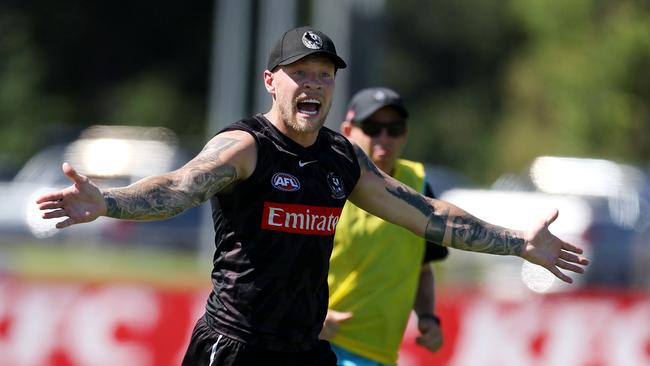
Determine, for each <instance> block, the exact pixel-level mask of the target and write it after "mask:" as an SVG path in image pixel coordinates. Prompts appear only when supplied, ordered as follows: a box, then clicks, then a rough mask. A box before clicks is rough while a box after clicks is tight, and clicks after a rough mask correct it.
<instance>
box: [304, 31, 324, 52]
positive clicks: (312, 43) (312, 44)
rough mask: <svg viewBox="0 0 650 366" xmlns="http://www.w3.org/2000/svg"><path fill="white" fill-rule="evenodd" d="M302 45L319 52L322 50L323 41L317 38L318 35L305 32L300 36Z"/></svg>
mask: <svg viewBox="0 0 650 366" xmlns="http://www.w3.org/2000/svg"><path fill="white" fill-rule="evenodd" d="M302 44H304V45H305V47H307V48H311V49H312V50H320V49H321V48H323V40H322V39H321V38H320V37H319V36H318V34H316V33H314V32H312V31H307V32H305V34H303V35H302Z"/></svg>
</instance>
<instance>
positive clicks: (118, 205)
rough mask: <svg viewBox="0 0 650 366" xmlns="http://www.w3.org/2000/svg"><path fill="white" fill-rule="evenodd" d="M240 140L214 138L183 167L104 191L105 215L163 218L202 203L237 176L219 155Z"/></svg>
mask: <svg viewBox="0 0 650 366" xmlns="http://www.w3.org/2000/svg"><path fill="white" fill-rule="evenodd" d="M235 143H237V140H233V139H215V140H213V141H211V142H210V143H208V144H207V145H206V147H205V148H204V149H203V151H201V153H199V155H198V156H197V157H196V158H194V159H193V160H192V161H190V162H189V163H188V164H187V165H185V166H184V167H183V168H181V169H179V170H177V171H175V172H172V173H168V174H164V175H160V176H154V177H148V178H145V179H142V180H140V181H138V182H136V183H134V184H132V185H130V186H128V187H123V188H114V189H109V190H106V191H105V192H104V200H105V202H106V207H107V213H106V216H109V217H115V218H120V219H130V220H153V219H163V218H167V217H171V216H174V215H177V214H179V213H180V212H182V211H184V210H185V209H188V208H190V207H194V206H196V205H199V204H200V203H202V202H204V201H206V200H208V199H209V198H210V197H212V196H213V195H214V194H216V193H217V192H219V191H221V190H222V189H224V188H225V187H227V186H229V185H230V184H232V183H233V182H235V180H236V179H237V170H236V169H235V167H233V166H231V165H227V164H223V163H222V162H221V161H220V159H219V155H220V154H221V153H222V152H223V151H224V150H226V149H228V148H229V147H231V146H232V145H233V144H235Z"/></svg>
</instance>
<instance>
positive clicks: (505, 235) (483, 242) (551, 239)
mask: <svg viewBox="0 0 650 366" xmlns="http://www.w3.org/2000/svg"><path fill="white" fill-rule="evenodd" d="M355 150H356V154H357V159H358V161H359V164H360V166H361V177H360V178H359V182H358V183H357V185H356V186H355V188H354V190H353V192H352V194H351V195H350V201H352V202H353V203H354V204H356V205H357V206H359V207H361V208H363V209H364V210H366V211H368V212H370V213H372V214H374V215H377V216H379V217H381V218H383V219H385V220H388V221H390V222H392V223H395V224H397V225H400V226H403V227H405V228H407V229H409V230H410V231H412V232H413V233H415V234H417V235H419V236H421V237H423V238H425V239H426V240H428V241H431V242H434V243H438V244H441V245H444V246H448V247H452V248H456V249H461V250H467V251H473V252H481V253H488V254H498V255H516V256H520V257H522V258H524V259H526V260H528V261H530V262H532V263H535V264H539V265H541V266H543V267H545V268H547V269H548V270H549V271H551V272H552V273H553V274H554V275H556V276H557V277H558V278H560V279H562V280H564V281H566V282H571V278H569V277H568V276H566V275H565V274H564V273H562V272H561V271H560V270H559V268H562V269H566V270H569V271H573V272H578V273H582V272H583V268H582V267H579V266H577V265H576V264H581V265H586V264H588V261H587V260H586V259H585V258H583V257H581V256H578V255H576V254H581V253H582V250H581V249H580V248H577V247H575V246H573V245H571V244H569V243H566V242H564V241H562V240H560V239H559V238H557V237H556V236H554V235H553V234H551V233H550V231H548V226H549V225H550V224H551V223H552V222H553V221H554V220H555V219H556V218H557V211H555V212H554V213H553V214H552V215H550V216H549V217H548V218H547V219H546V220H544V221H542V222H540V223H539V225H537V226H535V227H533V228H532V229H531V230H529V231H521V230H512V229H508V228H504V227H501V226H498V225H493V224H490V223H487V222H485V221H483V220H480V219H478V218H476V217H474V216H472V215H471V214H469V213H467V212H465V211H464V210H462V209H461V208H459V207H457V206H455V205H453V204H451V203H449V202H445V201H442V200H438V199H433V198H427V197H425V196H423V195H421V194H419V193H418V192H416V191H414V190H413V189H411V188H409V187H408V186H406V185H405V184H402V183H401V182H399V181H397V180H395V179H393V178H391V177H390V176H388V175H386V174H384V173H383V172H382V171H381V170H379V169H378V168H377V167H376V166H375V165H374V164H373V163H372V161H371V160H370V159H369V158H368V156H366V154H365V153H364V152H363V151H362V150H361V149H360V148H358V147H357V146H355ZM574 253H575V254H574Z"/></svg>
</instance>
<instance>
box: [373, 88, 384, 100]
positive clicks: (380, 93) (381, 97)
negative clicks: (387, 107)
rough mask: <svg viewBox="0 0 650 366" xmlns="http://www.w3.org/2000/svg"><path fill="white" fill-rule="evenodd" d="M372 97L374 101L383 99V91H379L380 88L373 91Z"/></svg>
mask: <svg viewBox="0 0 650 366" xmlns="http://www.w3.org/2000/svg"><path fill="white" fill-rule="evenodd" d="M374 97H375V100H376V101H378V102H381V101H383V100H384V99H386V94H385V93H384V92H383V91H381V90H377V92H376V93H375V95H374Z"/></svg>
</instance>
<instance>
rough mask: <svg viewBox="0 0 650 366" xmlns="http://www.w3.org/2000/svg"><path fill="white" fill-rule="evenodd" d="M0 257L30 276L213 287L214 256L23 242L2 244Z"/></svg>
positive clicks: (7, 265) (5, 264)
mask: <svg viewBox="0 0 650 366" xmlns="http://www.w3.org/2000/svg"><path fill="white" fill-rule="evenodd" d="M0 256H1V257H2V267H4V270H5V271H7V272H8V273H9V274H11V275H13V276H17V277H20V278H25V279H30V280H38V281H75V282H91V283H94V282H112V283H115V282H129V283H134V282H135V283H146V284H151V285H155V286H161V287H203V286H209V263H210V260H211V259H210V258H201V259H199V258H198V256H197V254H195V253H193V252H181V251H171V250H160V249H148V248H138V247H135V246H131V247H124V246H122V247H115V246H105V245H99V246H88V245H83V244H80V243H77V244H74V243H65V244H61V245H59V244H57V245H39V244H36V243H22V244H14V245H11V246H3V247H0Z"/></svg>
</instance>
